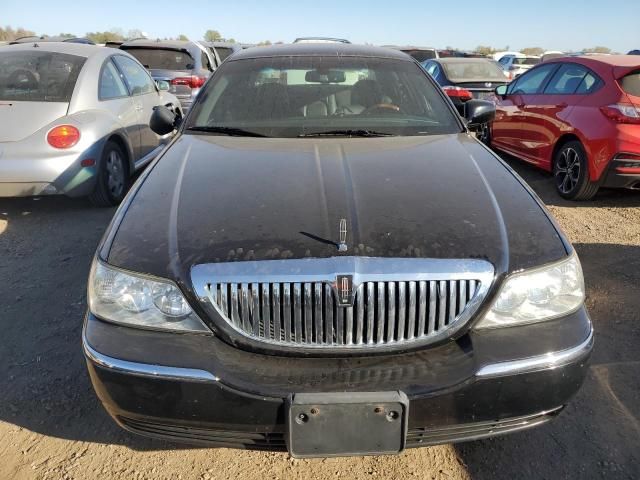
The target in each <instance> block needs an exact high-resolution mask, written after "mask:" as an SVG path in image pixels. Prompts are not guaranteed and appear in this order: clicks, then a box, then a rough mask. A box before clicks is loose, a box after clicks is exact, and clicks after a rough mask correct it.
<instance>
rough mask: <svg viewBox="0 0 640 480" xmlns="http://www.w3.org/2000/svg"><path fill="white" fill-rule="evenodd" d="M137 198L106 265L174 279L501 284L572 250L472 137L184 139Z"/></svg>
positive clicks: (121, 224) (114, 235)
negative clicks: (355, 278) (375, 273)
mask: <svg viewBox="0 0 640 480" xmlns="http://www.w3.org/2000/svg"><path fill="white" fill-rule="evenodd" d="M130 197H131V203H130V205H129V206H128V208H127V207H126V206H125V208H126V211H124V210H123V211H121V213H122V220H121V221H120V222H119V223H118V222H116V224H115V225H114V226H113V227H112V228H114V229H117V232H116V233H114V232H112V233H111V234H110V235H109V234H108V235H107V238H111V239H112V240H111V241H108V242H107V243H106V244H105V245H104V248H103V249H102V255H103V257H105V258H107V260H108V262H109V263H111V264H113V265H116V266H119V267H122V268H125V269H130V270H134V271H139V272H144V273H149V274H153V275H157V276H161V277H169V278H174V279H176V280H178V281H180V280H185V279H186V278H188V272H189V270H190V268H191V267H192V266H193V265H197V264H202V263H212V262H236V261H247V260H274V259H288V258H305V257H315V258H318V257H323V258H326V257H333V256H339V255H356V256H370V257H403V258H482V259H486V260H489V261H490V262H491V263H492V264H493V265H494V267H495V268H496V272H498V273H503V272H506V271H507V270H517V269H520V268H527V267H529V266H534V265H539V264H541V263H547V262H550V261H554V260H557V259H559V258H561V257H563V256H564V255H566V253H567V250H566V245H565V243H564V242H563V240H562V238H561V236H560V234H559V233H558V231H557V229H556V228H555V227H554V226H553V224H552V223H551V221H550V220H549V217H548V216H547V214H546V212H545V211H544V208H543V207H542V206H541V205H540V204H539V203H538V202H537V200H536V199H535V198H534V196H533V194H531V193H530V191H529V190H527V189H526V188H525V187H524V186H523V185H522V183H521V182H520V180H519V179H518V178H517V177H516V175H515V174H514V173H513V172H512V171H511V170H510V169H509V168H508V167H507V166H506V165H504V164H503V163H502V162H501V161H500V160H499V159H498V158H497V157H495V156H494V155H493V154H491V153H490V152H489V151H488V150H487V149H486V148H485V147H484V146H482V145H481V144H480V143H479V142H477V141H476V140H475V139H473V138H472V137H471V136H470V135H466V134H460V135H434V136H414V137H390V138H353V139H343V138H321V139H264V138H238V137H224V136H211V135H190V134H189V135H182V136H181V137H179V138H178V139H177V140H176V141H175V142H174V144H173V145H172V146H171V147H170V148H169V149H168V151H166V152H165V154H164V155H163V156H162V157H161V158H160V160H159V161H158V162H157V163H156V164H155V165H154V166H153V167H152V171H151V172H150V173H149V174H148V176H147V177H146V178H145V179H143V181H142V182H141V184H140V186H139V188H138V190H137V191H136V192H132V195H131V196H130ZM343 219H344V222H343V224H344V226H345V227H346V244H347V250H346V251H345V252H339V251H338V249H337V247H336V245H335V244H334V242H338V241H339V240H340V224H341V221H342V220H343Z"/></svg>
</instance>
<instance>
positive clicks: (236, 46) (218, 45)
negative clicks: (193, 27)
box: [200, 41, 242, 50]
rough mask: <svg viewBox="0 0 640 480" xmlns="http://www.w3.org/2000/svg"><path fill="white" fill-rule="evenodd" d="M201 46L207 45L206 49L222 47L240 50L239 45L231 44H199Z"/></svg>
mask: <svg viewBox="0 0 640 480" xmlns="http://www.w3.org/2000/svg"><path fill="white" fill-rule="evenodd" d="M200 43H202V44H203V45H207V46H208V47H221V48H222V47H224V48H233V49H237V50H240V49H241V48H242V45H240V44H239V43H233V42H206V41H203V42H200Z"/></svg>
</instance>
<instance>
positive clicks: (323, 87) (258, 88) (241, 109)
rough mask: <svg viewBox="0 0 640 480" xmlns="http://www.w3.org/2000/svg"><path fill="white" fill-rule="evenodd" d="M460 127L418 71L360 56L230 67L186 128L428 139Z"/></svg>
mask: <svg viewBox="0 0 640 480" xmlns="http://www.w3.org/2000/svg"><path fill="white" fill-rule="evenodd" d="M461 128H462V127H461V125H460V123H459V121H458V120H457V119H456V116H455V113H454V112H453V111H452V109H451V107H450V106H449V105H447V103H446V99H445V98H444V97H443V96H442V94H441V92H439V91H438V87H437V86H436V85H434V84H433V83H432V81H431V80H429V78H428V77H427V75H426V74H425V72H424V70H422V69H421V68H420V67H419V66H418V65H416V64H415V63H413V62H411V61H408V60H393V59H388V58H371V57H356V56H343V57H321V56H290V57H284V56H283V57H265V58H255V59H243V60H235V61H234V60H232V61H229V62H225V63H224V64H223V65H222V66H221V67H220V68H219V69H218V71H217V72H216V74H215V75H214V76H213V78H212V80H211V81H210V82H209V83H208V84H207V86H206V87H205V89H204V90H203V91H202V92H201V94H200V96H199V98H198V100H197V102H196V104H195V105H194V107H193V111H192V112H191V114H190V115H189V118H188V120H187V125H186V129H187V131H189V129H191V131H198V132H203V131H207V129H209V130H210V131H211V132H214V131H215V133H217V134H222V133H221V131H223V130H224V129H235V131H236V133H237V132H239V131H240V130H242V131H244V132H245V133H247V132H249V133H253V134H259V135H261V136H268V137H297V136H309V135H327V136H330V135H348V136H376V135H430V134H444V133H457V132H460V131H461ZM227 131H230V130H227Z"/></svg>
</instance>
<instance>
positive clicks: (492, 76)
mask: <svg viewBox="0 0 640 480" xmlns="http://www.w3.org/2000/svg"><path fill="white" fill-rule="evenodd" d="M442 66H443V67H444V70H445V72H446V73H447V78H448V79H449V80H451V81H454V82H469V81H474V80H483V81H487V80H494V81H501V82H503V81H504V72H503V70H502V68H500V65H499V64H498V63H497V62H494V61H493V60H482V61H455V62H453V61H452V62H442Z"/></svg>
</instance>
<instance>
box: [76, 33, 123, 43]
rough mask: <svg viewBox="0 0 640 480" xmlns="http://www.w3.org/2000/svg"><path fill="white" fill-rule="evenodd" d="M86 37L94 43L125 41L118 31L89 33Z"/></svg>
mask: <svg viewBox="0 0 640 480" xmlns="http://www.w3.org/2000/svg"><path fill="white" fill-rule="evenodd" d="M85 37H87V38H88V39H89V40H91V41H92V42H93V43H107V42H121V41H123V40H124V36H123V35H122V34H121V33H119V32H117V31H110V32H87V34H86V35H85Z"/></svg>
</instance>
